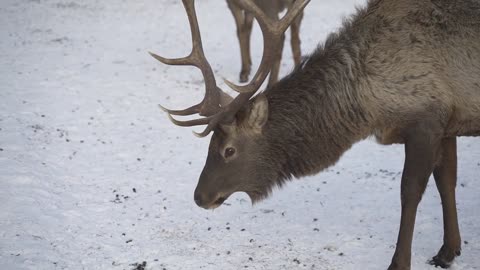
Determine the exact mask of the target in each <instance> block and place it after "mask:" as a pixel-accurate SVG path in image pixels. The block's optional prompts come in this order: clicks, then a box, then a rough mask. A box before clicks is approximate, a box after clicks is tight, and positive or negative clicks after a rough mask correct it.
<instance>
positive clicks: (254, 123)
mask: <svg viewBox="0 0 480 270" xmlns="http://www.w3.org/2000/svg"><path fill="white" fill-rule="evenodd" d="M267 119H268V100H267V97H266V96H265V95H264V94H260V95H258V96H256V97H255V98H254V99H253V103H252V105H251V107H250V112H249V113H248V116H247V121H248V125H249V126H250V127H252V128H253V129H255V130H257V131H261V130H262V127H263V126H264V125H265V123H267Z"/></svg>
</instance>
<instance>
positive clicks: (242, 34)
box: [227, 0, 253, 82]
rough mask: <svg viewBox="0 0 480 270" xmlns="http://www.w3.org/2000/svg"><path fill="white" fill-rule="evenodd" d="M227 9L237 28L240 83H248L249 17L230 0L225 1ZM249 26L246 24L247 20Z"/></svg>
mask: <svg viewBox="0 0 480 270" xmlns="http://www.w3.org/2000/svg"><path fill="white" fill-rule="evenodd" d="M227 4H228V8H229V9H230V11H231V12H232V15H233V19H234V20H235V25H236V26H237V38H238V42H239V45H240V56H241V60H242V70H241V71H240V82H246V81H248V75H249V74H250V68H251V65H252V64H251V63H252V61H251V60H250V33H251V31H252V20H253V17H252V16H251V15H247V12H245V11H244V10H243V9H242V8H241V7H239V6H237V4H235V3H234V1H232V0H227ZM247 17H248V20H249V22H250V23H249V24H247V22H248V20H247Z"/></svg>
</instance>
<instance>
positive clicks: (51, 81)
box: [0, 0, 480, 270]
mask: <svg viewBox="0 0 480 270" xmlns="http://www.w3.org/2000/svg"><path fill="white" fill-rule="evenodd" d="M197 2H198V3H197V12H198V14H199V15H198V16H199V21H200V27H201V29H202V34H203V40H204V48H205V51H206V55H207V57H208V58H209V60H210V62H211V64H212V66H213V68H214V70H215V72H216V73H217V76H218V78H219V79H220V78H221V77H226V78H230V79H233V80H235V79H236V78H237V77H238V72H239V70H240V63H239V62H240V61H239V60H240V57H239V50H238V45H237V40H236V36H235V30H234V24H233V19H232V17H231V14H230V12H229V11H228V9H227V7H226V3H225V1H219V0H216V1H214V0H202V1H197ZM356 4H358V5H362V4H364V1H361V0H358V1H355V0H348V1H334V0H321V1H320V0H318V1H317V0H315V1H312V3H310V4H309V6H308V7H307V10H306V15H305V18H304V21H303V25H302V31H301V34H302V42H303V43H302V48H303V51H304V52H309V51H311V50H312V49H313V48H314V47H315V46H316V44H317V43H318V42H321V41H322V40H324V38H325V37H326V35H327V34H328V33H329V32H331V31H333V30H334V29H335V28H337V27H338V26H339V24H340V22H341V18H342V17H343V16H345V15H347V14H350V13H351V12H353V10H354V7H355V5H356ZM253 36H254V40H253V42H252V43H253V44H252V46H253V48H254V49H253V51H254V52H253V59H255V60H254V62H255V63H256V64H258V59H259V58H260V55H261V42H262V41H261V35H260V33H259V30H258V27H256V28H255V30H254V33H253ZM189 40H190V35H189V28H188V23H187V19H186V16H185V14H184V10H183V7H182V5H181V3H180V1H175V0H144V1H126V0H123V1H113V0H110V1H98V0H84V1H69V0H2V1H1V4H0V269H5V270H10V269H134V268H136V269H141V268H143V266H142V264H143V262H145V264H146V269H169V270H170V269H187V270H188V269H267V270H270V269H386V268H387V266H388V264H389V262H390V258H391V256H392V254H393V251H394V245H395V241H396V236H397V230H398V224H399V218H400V196H399V180H400V173H401V169H402V163H403V149H402V147H401V146H379V145H377V144H375V143H374V142H373V141H364V142H361V143H358V144H357V145H355V146H354V147H353V149H351V150H350V151H349V152H347V154H346V155H345V156H344V157H343V158H342V159H341V161H340V162H339V163H338V164H337V165H336V166H334V167H332V168H330V169H329V170H327V171H326V172H324V173H321V174H319V175H317V176H314V177H309V178H305V179H302V180H297V181H293V182H291V183H290V184H288V185H287V187H286V188H284V189H283V190H278V191H276V192H275V193H274V195H273V196H272V197H271V198H270V199H268V200H266V201H264V202H262V203H259V204H258V205H255V206H254V207H252V206H251V204H250V202H249V200H248V198H247V196H246V195H244V194H235V195H234V196H232V197H231V198H230V199H229V200H228V201H227V202H226V204H225V205H224V206H222V207H221V208H219V209H217V210H215V211H205V210H203V209H200V208H198V207H197V206H196V205H195V204H194V202H193V190H194V188H195V185H196V182H197V178H198V175H199V173H200V171H201V169H202V166H203V163H204V159H205V156H206V153H207V146H208V139H197V138H196V137H194V136H193V135H192V134H191V131H190V130H189V129H188V128H180V127H175V126H173V125H172V124H171V123H170V122H168V120H167V117H166V115H164V114H162V113H161V112H160V110H159V109H158V107H157V104H159V103H161V104H163V105H165V106H168V107H171V108H182V107H186V106H187V105H191V104H193V103H194V102H195V101H199V100H200V99H201V97H202V95H203V92H202V91H203V85H202V79H201V75H200V74H199V72H198V71H197V70H196V69H194V68H190V67H183V68H182V67H168V66H164V65H161V64H159V63H158V62H156V61H155V60H154V59H153V58H151V57H150V56H149V55H148V54H147V51H149V50H151V51H154V52H157V53H159V54H161V55H165V56H170V57H176V56H183V55H184V54H186V53H188V51H189V50H190V41H189ZM284 57H285V59H286V60H285V61H284V62H283V69H282V73H283V74H285V73H286V72H288V70H290V69H291V67H292V60H291V53H290V49H289V46H287V47H286V50H285V53H284ZM254 68H255V67H254ZM219 81H221V80H219ZM221 86H222V85H221ZM479 172H480V143H479V139H475V138H462V139H460V140H459V186H458V191H457V192H458V208H459V217H460V226H461V232H462V237H463V240H464V244H463V253H462V256H461V257H459V258H458V259H457V261H456V262H455V264H454V266H453V267H452V268H453V269H456V270H461V269H480V266H479V262H480V259H479V256H480V212H479V210H478V209H479V208H480V196H479V194H480V185H479V183H478V179H477V178H478V174H479ZM414 238H415V239H414V246H413V268H412V269H434V268H433V267H431V266H429V265H427V264H426V261H427V260H428V259H429V258H430V257H431V256H433V255H434V254H436V252H437V250H438V248H439V247H440V246H441V243H442V217H441V206H440V199H439V196H438V194H437V192H436V190H435V187H434V184H433V181H431V183H430V184H429V187H428V189H427V192H426V194H425V196H424V199H423V201H422V203H421V206H420V209H419V211H418V220H417V223H416V230H415V236H414Z"/></svg>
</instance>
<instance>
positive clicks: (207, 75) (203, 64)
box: [150, 0, 228, 116]
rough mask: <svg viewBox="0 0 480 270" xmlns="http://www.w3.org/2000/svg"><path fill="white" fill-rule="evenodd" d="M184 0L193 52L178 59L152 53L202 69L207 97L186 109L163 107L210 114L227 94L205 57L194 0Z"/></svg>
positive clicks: (174, 112) (169, 61)
mask: <svg viewBox="0 0 480 270" xmlns="http://www.w3.org/2000/svg"><path fill="white" fill-rule="evenodd" d="M182 2H183V5H184V7H185V10H186V12H187V16H188V21H189V23H190V30H191V35H192V51H191V53H190V54H189V55H188V56H186V57H182V58H176V59H169V58H164V57H162V56H159V55H157V54H154V53H150V55H151V56H152V57H154V58H155V59H157V60H158V61H160V62H162V63H164V64H167V65H192V66H195V67H197V68H198V69H200V71H201V72H202V75H203V78H204V81H205V97H204V98H203V100H202V101H201V102H200V103H199V104H196V105H194V106H191V107H189V108H187V109H184V110H168V109H166V108H163V107H162V109H163V110H164V111H166V112H167V113H169V114H172V115H192V114H195V113H198V114H200V115H202V116H210V115H213V114H215V113H216V112H218V110H219V109H220V104H221V97H222V96H225V95H227V94H226V93H225V92H223V91H222V90H221V89H220V88H218V87H217V85H216V81H215V76H214V74H213V71H212V68H211V66H210V64H209V63H208V61H207V59H206V58H205V54H204V52H203V47H202V38H201V36H200V29H199V27H198V21H197V15H196V13H195V4H194V0H182ZM227 96H228V95H227Z"/></svg>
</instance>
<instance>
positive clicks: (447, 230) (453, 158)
mask: <svg viewBox="0 0 480 270" xmlns="http://www.w3.org/2000/svg"><path fill="white" fill-rule="evenodd" d="M441 147H442V154H443V155H442V157H441V159H440V162H439V163H438V164H437V166H436V167H435V169H434V170H433V176H434V178H435V183H436V184H437V189H438V192H439V193H440V198H441V200H442V209H443V246H442V247H441V248H440V251H438V254H437V255H436V256H435V257H433V259H432V260H431V261H430V264H432V265H435V266H440V267H442V268H448V267H449V266H450V264H451V263H452V261H453V259H454V258H455V256H459V255H460V250H461V239H460V230H459V229H458V219H457V205H456V202H455V187H456V185H457V138H455V137H454V138H448V139H444V140H443V141H442V145H441Z"/></svg>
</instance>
